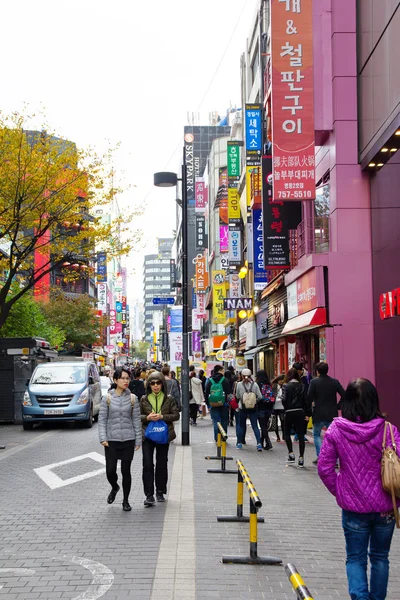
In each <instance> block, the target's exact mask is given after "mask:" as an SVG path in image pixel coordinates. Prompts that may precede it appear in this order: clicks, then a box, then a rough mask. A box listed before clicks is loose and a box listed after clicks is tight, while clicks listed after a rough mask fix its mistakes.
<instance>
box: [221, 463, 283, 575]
mask: <svg viewBox="0 0 400 600" xmlns="http://www.w3.org/2000/svg"><path fill="white" fill-rule="evenodd" d="M236 464H237V466H238V471H239V473H240V475H241V478H242V484H243V483H245V484H246V487H247V490H248V492H249V496H250V518H249V523H250V555H249V556H223V557H222V562H223V563H225V564H227V563H230V564H244V565H281V564H282V560H281V559H280V558H275V557H273V556H258V554H257V543H258V528H257V522H258V518H257V512H258V509H259V508H261V506H262V502H261V498H260V496H259V495H258V493H257V490H256V488H255V487H254V485H253V483H252V481H251V479H250V476H249V474H248V473H247V471H246V469H245V467H244V465H243V463H242V461H240V460H237V461H236ZM239 493H242V492H239V488H238V494H239ZM242 505H243V501H242ZM238 506H239V504H238ZM242 516H243V515H242ZM235 520H240V519H237V518H236V519H235Z"/></svg>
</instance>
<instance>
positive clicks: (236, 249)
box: [229, 227, 242, 266]
mask: <svg viewBox="0 0 400 600" xmlns="http://www.w3.org/2000/svg"><path fill="white" fill-rule="evenodd" d="M241 236H242V234H241V231H240V228H239V227H230V228H229V264H230V265H232V266H237V265H240V264H241V262H242V258H241Z"/></svg>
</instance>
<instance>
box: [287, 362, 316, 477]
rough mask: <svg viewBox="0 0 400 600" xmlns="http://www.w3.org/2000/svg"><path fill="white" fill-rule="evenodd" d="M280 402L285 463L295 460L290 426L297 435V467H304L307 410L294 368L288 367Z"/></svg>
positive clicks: (304, 397) (298, 377)
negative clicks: (283, 422) (285, 447)
mask: <svg viewBox="0 0 400 600" xmlns="http://www.w3.org/2000/svg"><path fill="white" fill-rule="evenodd" d="M282 404H283V408H284V411H285V442H286V446H287V449H288V452H289V456H288V458H287V461H286V462H287V463H289V464H293V463H295V462H296V458H295V455H294V453H293V444H292V438H291V437H290V432H291V430H292V427H294V429H295V430H296V433H297V435H298V436H299V452H300V456H299V461H298V467H299V468H300V469H302V468H304V450H305V442H304V436H305V431H306V429H305V423H306V421H305V420H306V417H309V410H308V408H307V405H306V393H305V389H304V386H303V384H302V383H301V381H300V376H299V374H298V372H297V370H296V369H289V371H288V372H287V375H286V383H285V384H284V385H283V388H282Z"/></svg>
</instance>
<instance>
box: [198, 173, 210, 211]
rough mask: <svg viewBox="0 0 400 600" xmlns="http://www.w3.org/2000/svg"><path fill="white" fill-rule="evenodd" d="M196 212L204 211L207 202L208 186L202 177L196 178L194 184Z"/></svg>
mask: <svg viewBox="0 0 400 600" xmlns="http://www.w3.org/2000/svg"><path fill="white" fill-rule="evenodd" d="M195 196H196V212H199V213H204V211H205V209H206V206H207V202H208V188H206V185H205V182H204V179H196V185H195Z"/></svg>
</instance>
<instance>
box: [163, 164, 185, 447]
mask: <svg viewBox="0 0 400 600" xmlns="http://www.w3.org/2000/svg"><path fill="white" fill-rule="evenodd" d="M186 178H187V167H186V160H185V153H184V155H183V163H182V176H181V179H179V178H178V177H177V175H176V173H169V172H165V173H154V185H155V186H157V187H173V186H176V185H177V183H178V181H181V182H182V259H181V265H182V362H181V386H182V420H181V422H182V427H181V432H182V446H189V445H190V436H189V314H188V311H189V306H188V205H187V189H186Z"/></svg>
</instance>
